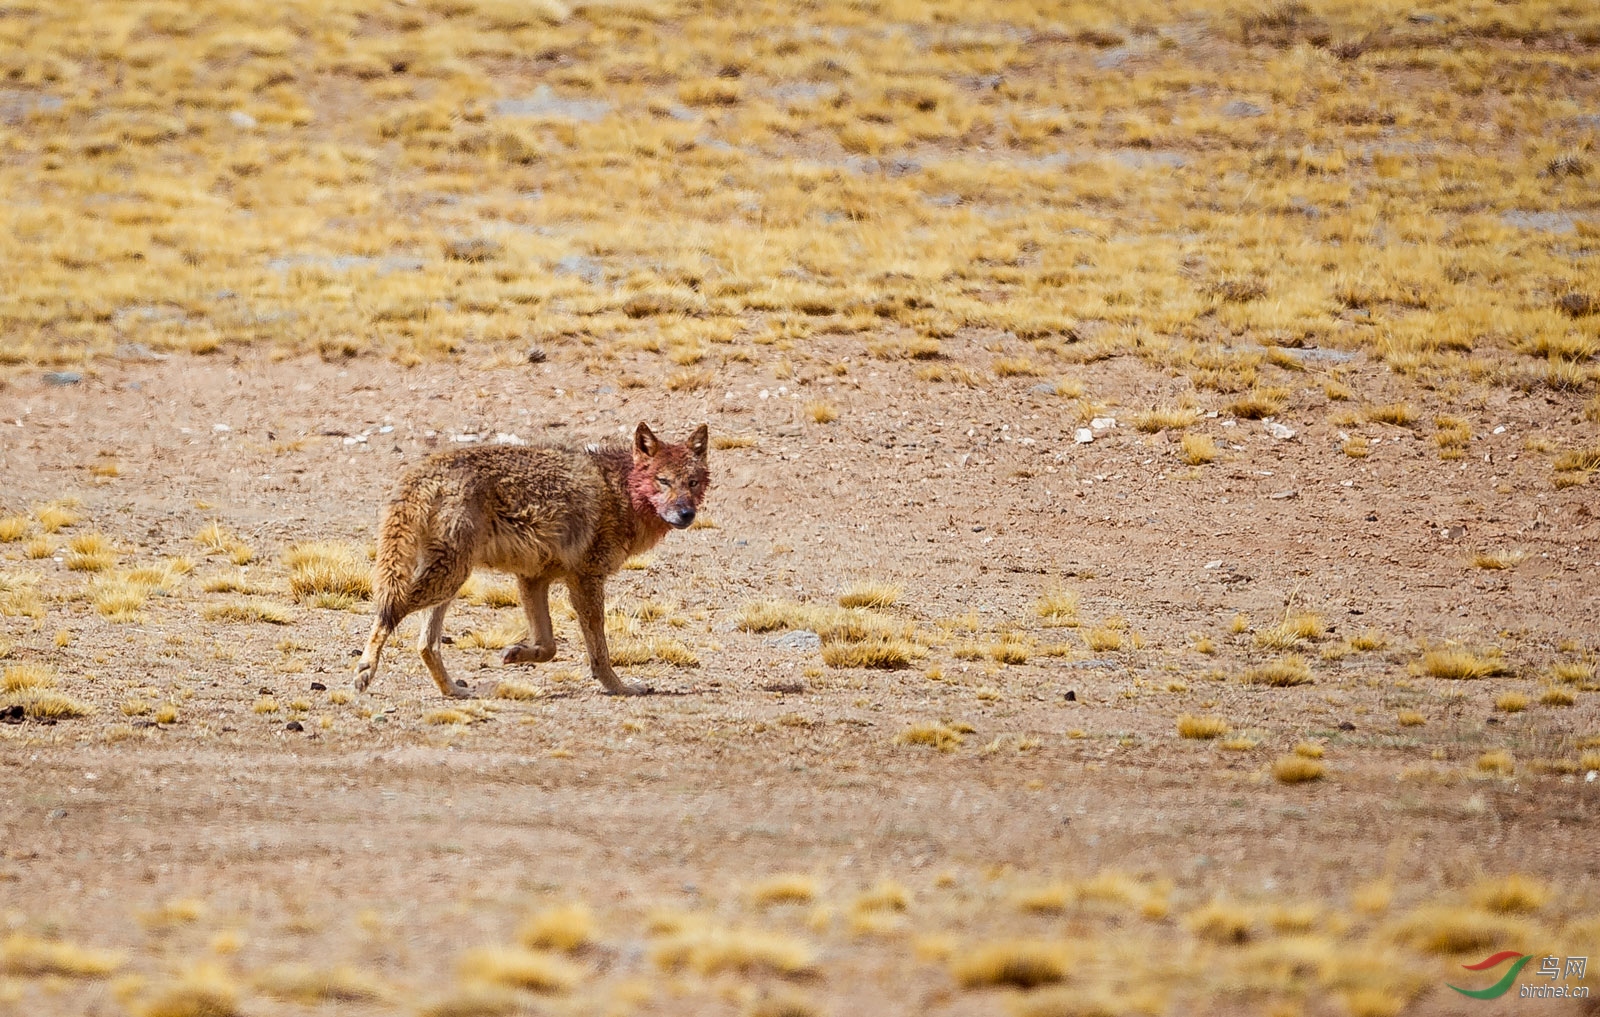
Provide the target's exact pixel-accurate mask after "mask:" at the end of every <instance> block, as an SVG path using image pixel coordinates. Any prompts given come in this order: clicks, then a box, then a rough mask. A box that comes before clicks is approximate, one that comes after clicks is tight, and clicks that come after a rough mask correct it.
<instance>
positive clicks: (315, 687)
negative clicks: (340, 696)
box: [311, 682, 328, 692]
mask: <svg viewBox="0 0 1600 1017" xmlns="http://www.w3.org/2000/svg"><path fill="white" fill-rule="evenodd" d="M311 691H312V692H326V691H328V687H327V686H326V685H324V684H322V683H321V682H312V683H311Z"/></svg>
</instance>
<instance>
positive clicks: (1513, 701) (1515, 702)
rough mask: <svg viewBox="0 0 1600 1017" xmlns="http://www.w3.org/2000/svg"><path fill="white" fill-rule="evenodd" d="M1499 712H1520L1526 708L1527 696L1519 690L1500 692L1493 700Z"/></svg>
mask: <svg viewBox="0 0 1600 1017" xmlns="http://www.w3.org/2000/svg"><path fill="white" fill-rule="evenodd" d="M1494 708H1495V709H1496V710H1499V711H1500V712H1501V713H1521V712H1522V711H1523V710H1526V709H1527V708H1528V697H1527V696H1525V695H1523V694H1522V693H1520V692H1502V693H1501V694H1500V695H1499V696H1498V697H1496V699H1495V701H1494Z"/></svg>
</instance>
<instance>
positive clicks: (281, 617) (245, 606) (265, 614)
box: [200, 598, 294, 625]
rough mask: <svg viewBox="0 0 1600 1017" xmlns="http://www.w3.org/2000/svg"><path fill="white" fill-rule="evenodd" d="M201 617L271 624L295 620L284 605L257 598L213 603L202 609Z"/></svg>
mask: <svg viewBox="0 0 1600 1017" xmlns="http://www.w3.org/2000/svg"><path fill="white" fill-rule="evenodd" d="M200 617H202V618H204V619H205V620H206V621H215V622H266V623H267V624H269V625H288V624H289V623H290V622H292V621H293V620H294V617H293V616H292V615H291V614H290V613H289V609H288V608H287V607H285V606H284V605H282V604H274V603H273V602H272V601H270V600H259V599H255V598H251V599H248V600H232V601H229V602H228V603H226V604H211V605H209V606H207V607H203V608H201V609H200Z"/></svg>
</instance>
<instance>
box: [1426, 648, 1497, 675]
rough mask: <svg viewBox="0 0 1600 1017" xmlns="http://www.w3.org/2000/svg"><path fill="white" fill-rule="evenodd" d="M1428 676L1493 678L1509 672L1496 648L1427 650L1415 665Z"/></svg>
mask: <svg viewBox="0 0 1600 1017" xmlns="http://www.w3.org/2000/svg"><path fill="white" fill-rule="evenodd" d="M1417 666H1418V667H1419V669H1420V670H1421V671H1422V673H1423V674H1425V675H1427V676H1428V677H1430V678H1452V679H1476V678H1493V677H1496V676H1499V675H1503V674H1506V673H1508V672H1509V670H1510V669H1509V668H1507V667H1506V664H1505V661H1504V660H1503V659H1502V658H1501V656H1500V653H1499V651H1498V650H1492V651H1490V652H1488V653H1485V654H1480V653H1473V652H1472V651H1470V650H1429V651H1427V652H1426V653H1424V654H1423V655H1422V660H1421V661H1420V662H1419V663H1418V665H1417Z"/></svg>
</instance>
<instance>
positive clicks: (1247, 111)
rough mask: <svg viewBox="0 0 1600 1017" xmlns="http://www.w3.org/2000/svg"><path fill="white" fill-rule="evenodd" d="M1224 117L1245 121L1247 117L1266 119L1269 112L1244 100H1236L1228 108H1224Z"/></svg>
mask: <svg viewBox="0 0 1600 1017" xmlns="http://www.w3.org/2000/svg"><path fill="white" fill-rule="evenodd" d="M1222 115H1223V116H1225V117H1236V118H1239V119H1244V118H1247V117H1264V116H1266V115H1267V111H1266V110H1264V109H1262V108H1261V107H1260V106H1257V105H1256V104H1255V103H1253V102H1246V101H1245V100H1243V99H1235V100H1233V101H1232V102H1230V103H1228V104H1227V105H1226V106H1224V107H1222Z"/></svg>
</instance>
